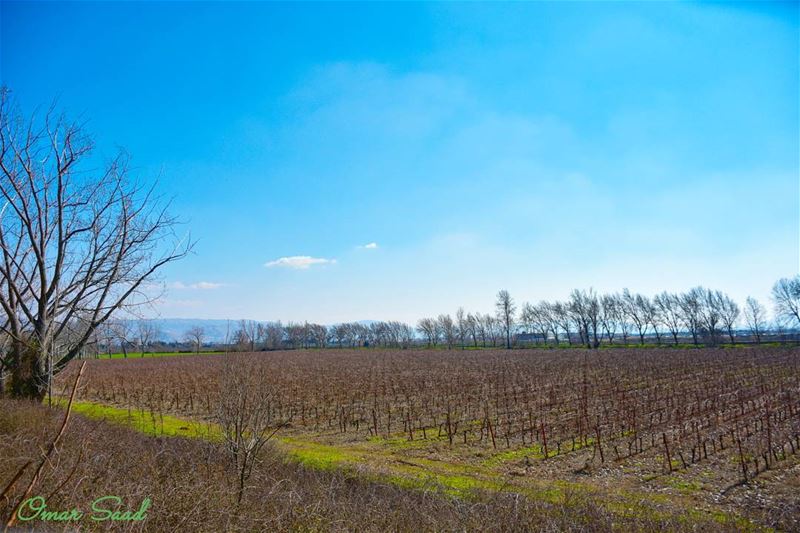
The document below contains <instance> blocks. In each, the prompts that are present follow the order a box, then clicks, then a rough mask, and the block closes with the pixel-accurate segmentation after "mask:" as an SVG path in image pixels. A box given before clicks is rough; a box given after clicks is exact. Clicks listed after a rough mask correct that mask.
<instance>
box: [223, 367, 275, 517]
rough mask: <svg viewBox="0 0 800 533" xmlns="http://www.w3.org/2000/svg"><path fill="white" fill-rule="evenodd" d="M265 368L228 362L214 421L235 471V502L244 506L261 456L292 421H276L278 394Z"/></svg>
mask: <svg viewBox="0 0 800 533" xmlns="http://www.w3.org/2000/svg"><path fill="white" fill-rule="evenodd" d="M267 378H268V376H267V375H266V369H265V367H264V365H259V364H255V363H254V362H253V361H249V360H248V361H242V360H239V361H236V362H235V363H234V362H231V361H228V362H226V368H225V369H224V371H223V372H222V377H221V382H220V386H221V389H222V391H223V392H224V393H223V394H221V395H220V397H219V400H218V401H217V402H216V403H215V409H216V413H215V418H216V422H217V423H218V424H219V426H220V429H221V431H222V436H223V439H224V445H225V449H226V450H227V451H228V453H229V455H230V457H231V459H232V462H233V464H234V466H235V470H236V488H237V490H236V502H237V505H238V504H240V503H241V501H242V496H243V495H244V491H245V489H246V487H247V480H248V479H249V478H250V475H251V473H252V471H253V467H254V466H255V465H256V463H257V461H258V460H259V453H260V452H261V450H262V449H263V448H264V446H265V445H266V444H267V442H269V440H270V439H272V437H273V436H275V433H277V431H278V430H279V429H280V428H281V427H283V426H285V425H286V424H287V423H288V422H289V420H275V419H273V418H272V412H271V410H270V408H271V406H272V404H273V403H274V400H275V394H274V392H273V389H272V387H271V386H270V385H269V380H268V379H267Z"/></svg>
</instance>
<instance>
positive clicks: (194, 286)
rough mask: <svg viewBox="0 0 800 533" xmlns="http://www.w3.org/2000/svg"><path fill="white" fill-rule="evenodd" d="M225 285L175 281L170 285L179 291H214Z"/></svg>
mask: <svg viewBox="0 0 800 533" xmlns="http://www.w3.org/2000/svg"><path fill="white" fill-rule="evenodd" d="M224 286H225V284H224V283H213V282H211V281H198V282H197V283H184V282H182V281H175V282H172V283H170V284H169V287H170V288H171V289H178V290H184V289H188V290H202V291H207V290H212V289H219V288H220V287H224Z"/></svg>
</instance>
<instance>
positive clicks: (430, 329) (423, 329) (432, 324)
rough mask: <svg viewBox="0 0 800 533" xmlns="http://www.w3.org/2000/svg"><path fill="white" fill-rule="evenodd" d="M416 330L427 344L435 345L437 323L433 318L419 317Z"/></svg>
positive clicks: (436, 340)
mask: <svg viewBox="0 0 800 533" xmlns="http://www.w3.org/2000/svg"><path fill="white" fill-rule="evenodd" d="M417 330H418V331H419V332H420V333H421V334H422V336H423V337H425V339H426V340H427V342H428V346H431V347H435V346H436V344H437V343H438V342H439V325H438V324H437V322H436V319H435V318H421V319H420V320H419V322H417Z"/></svg>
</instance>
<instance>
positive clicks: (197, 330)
mask: <svg viewBox="0 0 800 533" xmlns="http://www.w3.org/2000/svg"><path fill="white" fill-rule="evenodd" d="M205 337H206V330H205V329H203V328H202V327H201V326H193V327H191V328H189V329H188V330H187V331H186V333H185V334H184V337H183V338H184V339H185V340H186V342H187V343H189V344H191V345H193V346H194V351H195V353H200V349H201V348H202V347H203V340H204V339H205Z"/></svg>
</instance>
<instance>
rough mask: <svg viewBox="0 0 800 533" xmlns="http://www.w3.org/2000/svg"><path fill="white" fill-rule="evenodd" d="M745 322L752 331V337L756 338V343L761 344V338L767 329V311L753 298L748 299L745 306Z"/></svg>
mask: <svg viewBox="0 0 800 533" xmlns="http://www.w3.org/2000/svg"><path fill="white" fill-rule="evenodd" d="M744 320H745V322H746V323H747V327H748V329H750V335H752V336H753V337H755V338H756V343H758V344H761V336H762V335H763V334H764V331H765V330H766V329H767V311H766V309H764V306H763V305H761V304H760V303H759V302H758V300H756V299H755V298H753V297H752V296H748V297H747V301H746V303H745V306H744Z"/></svg>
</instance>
